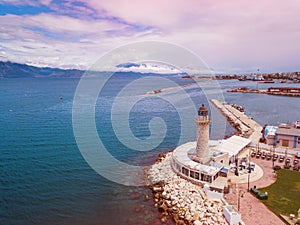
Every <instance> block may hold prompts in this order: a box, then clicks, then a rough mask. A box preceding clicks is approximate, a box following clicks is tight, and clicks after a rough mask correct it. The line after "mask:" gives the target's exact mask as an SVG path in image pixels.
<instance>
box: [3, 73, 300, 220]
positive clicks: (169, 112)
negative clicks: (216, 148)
mask: <svg viewBox="0 0 300 225" xmlns="http://www.w3.org/2000/svg"><path fill="white" fill-rule="evenodd" d="M148 78H149V75H142V74H135V73H124V74H122V73H117V74H115V75H113V76H112V77H110V78H109V79H106V78H105V79H104V78H90V80H91V79H95V82H90V83H92V84H94V85H93V87H91V89H93V88H98V89H99V90H98V92H97V91H96V92H95V93H96V97H95V96H90V94H91V93H92V92H91V91H90V89H89V88H88V87H87V89H86V93H82V90H81V92H80V93H79V90H80V89H79V88H78V87H79V86H80V85H81V84H82V80H80V79H77V78H76V79H75V78H26V79H22V78H11V79H0V96H1V101H0V102H1V104H0V140H1V141H0V155H1V157H0V224H107V225H111V224H130V225H132V224H145V225H146V224H151V225H153V224H162V222H161V220H160V216H161V215H160V213H159V212H158V210H157V208H155V207H154V202H153V199H152V193H151V191H150V190H149V188H147V187H146V186H137V184H139V183H140V182H138V181H141V180H142V179H143V178H144V177H143V176H142V175H139V176H135V175H134V174H130V172H128V174H127V175H128V177H130V176H131V178H130V182H128V183H126V179H125V178H126V177H125V178H124V179H120V180H118V179H115V177H113V176H114V174H118V173H119V172H120V173H121V174H122V173H124V171H121V170H123V169H122V168H123V167H120V166H119V163H120V162H121V164H122V165H124V164H125V165H134V166H137V167H147V166H150V165H151V164H153V163H154V162H155V159H156V158H157V156H158V154H160V153H166V152H168V151H171V150H172V149H174V148H175V147H176V146H177V145H178V144H181V143H184V142H188V141H194V140H195V139H196V125H195V118H196V115H197V108H198V107H199V106H201V104H202V103H204V104H205V105H206V106H207V107H208V109H209V111H210V113H212V112H213V113H214V118H213V119H212V124H211V139H221V138H223V137H224V136H229V135H231V134H232V132H234V131H235V130H234V129H233V128H232V127H231V126H230V124H228V122H226V120H225V118H224V117H223V116H222V115H221V114H220V113H219V112H218V110H216V109H215V108H214V107H213V106H211V105H209V104H208V100H207V98H208V97H210V96H213V95H214V94H220V95H214V96H217V97H218V98H220V99H223V100H224V101H226V102H229V103H232V104H237V105H242V106H243V107H244V108H245V111H246V113H247V114H248V115H249V116H251V117H253V119H254V120H256V121H257V122H258V123H260V124H261V125H264V124H270V125H278V124H279V123H282V122H283V123H290V122H292V121H296V120H300V113H299V112H300V104H299V98H293V97H283V96H271V95H261V94H251V93H248V94H243V93H229V92H226V90H227V89H231V88H236V87H250V88H256V86H257V83H256V82H253V81H243V82H241V81H237V80H219V81H216V82H217V83H213V84H212V85H211V86H209V85H208V86H209V87H207V86H205V88H204V86H203V88H202V87H201V85H200V86H197V85H194V86H187V87H186V88H184V89H183V90H182V89H180V88H179V89H167V91H165V92H161V93H157V94H149V93H148V94H147V93H146V92H147V91H150V90H156V89H158V88H157V87H159V88H161V87H173V86H180V85H184V84H188V83H191V82H193V81H192V80H191V79H183V78H180V77H179V76H174V75H164V76H151V79H148ZM99 79H100V82H99ZM101 79H102V80H101ZM147 79H148V80H147ZM139 81H140V82H139ZM198 81H199V82H200V83H201V82H203V83H206V82H209V81H206V80H202V79H198V80H197V82H198ZM101 84H104V85H102V86H101ZM97 85H98V86H97ZM271 86H293V87H297V86H298V87H299V84H288V83H285V84H280V83H278V84H259V89H266V88H267V87H271ZM179 90H181V91H179ZM211 93H213V95H211ZM76 96H77V97H78V96H79V97H78V98H81V99H83V100H82V101H81V103H83V104H82V107H78V106H77V108H76V107H75V106H74V99H75V98H76ZM91 99H92V100H91ZM93 99H95V101H94V105H92V107H90V106H91V102H93ZM85 103H86V105H87V106H88V107H85ZM74 108H75V110H77V111H76V112H78V111H80V112H79V115H80V113H81V115H83V116H84V115H87V114H89V113H90V112H89V111H88V110H91V109H94V112H93V114H92V115H94V119H93V120H92V123H94V124H95V130H94V131H95V132H96V133H97V137H98V139H99V140H100V141H99V140H95V143H98V142H99V143H101V145H99V146H100V148H103V149H105V151H106V153H108V154H109V155H110V156H111V158H113V159H115V160H112V161H109V160H106V159H108V158H105V157H104V156H103V159H101V155H100V158H99V159H100V161H101V160H102V161H101V163H102V162H103V160H105V163H104V164H105V167H101V166H100V167H97V168H96V169H95V167H93V165H91V164H90V163H89V162H88V161H87V160H86V157H87V156H86V155H85V153H86V154H88V151H89V149H87V150H86V151H87V152H85V153H84V151H83V150H82V149H81V148H80V145H78V142H80V137H78V136H76V132H75V130H74ZM76 112H75V113H76ZM124 115H125V116H124ZM75 123H76V121H75ZM84 124H85V123H83V125H82V128H83V130H84V129H87V130H88V129H90V127H89V125H88V124H90V123H89V122H87V123H86V124H87V125H84ZM77 125H78V124H77ZM80 128H81V127H80ZM87 132H88V131H87ZM88 135H89V133H88ZM91 140H93V139H91ZM143 143H145V144H143ZM143 146H144V148H145V149H144V150H143V149H141V148H143ZM135 148H136V149H135ZM103 149H100V152H101V151H102V150H103ZM101 170H106V171H104V173H102V172H103V171H101ZM108 171H109V172H111V171H113V173H108ZM134 180H136V181H137V182H136V183H135V182H134ZM165 224H174V222H173V221H172V220H171V219H169V220H168V221H167V222H166V223H165Z"/></svg>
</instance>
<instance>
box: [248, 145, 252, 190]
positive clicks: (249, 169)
mask: <svg viewBox="0 0 300 225" xmlns="http://www.w3.org/2000/svg"><path fill="white" fill-rule="evenodd" d="M248 162H249V163H248V191H249V190H250V173H251V166H250V148H249V155H248Z"/></svg>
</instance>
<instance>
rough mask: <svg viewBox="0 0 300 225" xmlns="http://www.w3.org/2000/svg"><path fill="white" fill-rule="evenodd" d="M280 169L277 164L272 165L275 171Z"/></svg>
mask: <svg viewBox="0 0 300 225" xmlns="http://www.w3.org/2000/svg"><path fill="white" fill-rule="evenodd" d="M280 169H281V167H280V166H278V165H276V166H274V167H273V170H275V171H277V170H280Z"/></svg>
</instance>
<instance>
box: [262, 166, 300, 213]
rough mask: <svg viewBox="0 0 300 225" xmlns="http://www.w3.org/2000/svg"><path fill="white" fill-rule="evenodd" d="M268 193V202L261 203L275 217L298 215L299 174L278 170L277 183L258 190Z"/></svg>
mask: <svg viewBox="0 0 300 225" xmlns="http://www.w3.org/2000/svg"><path fill="white" fill-rule="evenodd" d="M259 191H260V192H268V200H262V202H263V203H264V204H265V205H266V206H267V207H268V208H269V209H270V210H271V211H273V212H274V213H275V214H276V215H278V216H279V214H283V215H287V216H288V215H289V214H290V213H293V214H295V215H296V216H297V215H298V209H299V208H300V173H299V172H296V171H292V170H284V169H281V170H278V171H277V181H276V182H275V183H274V184H272V185H270V186H269V187H266V188H262V189H259Z"/></svg>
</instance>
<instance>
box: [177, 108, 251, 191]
mask: <svg viewBox="0 0 300 225" xmlns="http://www.w3.org/2000/svg"><path fill="white" fill-rule="evenodd" d="M196 124H197V141H195V142H188V143H185V144H183V145H180V146H178V147H177V148H175V150H174V151H173V153H172V160H171V166H172V168H173V170H174V172H176V173H177V174H178V175H179V176H181V177H183V178H185V179H187V180H190V181H191V182H193V183H196V184H199V185H205V184H210V185H211V189H219V190H221V189H222V190H223V189H224V187H225V186H226V182H224V179H223V177H227V173H228V171H229V164H230V163H232V162H235V160H236V159H237V157H238V154H239V152H240V151H242V150H243V149H244V148H245V147H246V146H247V145H249V144H250V142H251V140H249V139H246V138H243V137H239V136H232V137H230V138H228V139H226V140H209V124H210V118H209V115H208V110H207V109H206V107H205V106H204V105H203V104H202V106H201V107H200V108H199V110H198V117H197V119H196ZM218 178H219V179H218ZM225 180H226V179H225ZM214 187H215V188H214Z"/></svg>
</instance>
